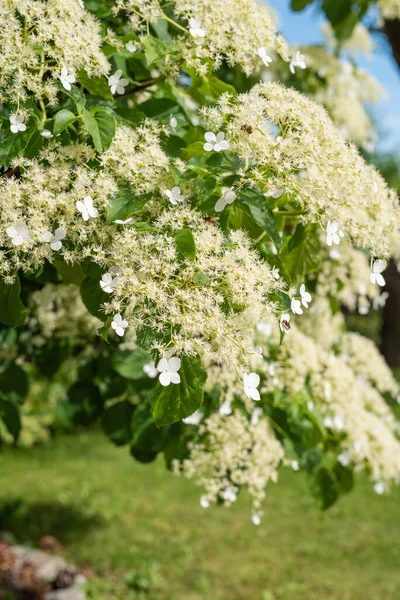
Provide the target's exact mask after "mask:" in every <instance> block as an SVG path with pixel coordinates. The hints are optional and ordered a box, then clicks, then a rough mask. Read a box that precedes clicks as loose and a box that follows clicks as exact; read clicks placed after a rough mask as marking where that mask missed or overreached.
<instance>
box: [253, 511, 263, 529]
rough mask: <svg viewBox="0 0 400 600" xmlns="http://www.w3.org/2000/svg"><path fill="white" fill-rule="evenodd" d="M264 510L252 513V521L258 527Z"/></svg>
mask: <svg viewBox="0 0 400 600" xmlns="http://www.w3.org/2000/svg"><path fill="white" fill-rule="evenodd" d="M263 514H264V512H263V511H262V510H259V511H258V512H256V513H253V514H252V515H251V521H252V523H253V525H255V526H256V527H258V526H259V525H260V523H261V517H262V516H263Z"/></svg>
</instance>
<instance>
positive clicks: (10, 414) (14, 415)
mask: <svg viewBox="0 0 400 600" xmlns="http://www.w3.org/2000/svg"><path fill="white" fill-rule="evenodd" d="M0 419H1V420H2V421H3V423H4V425H5V426H6V427H7V429H8V431H9V432H10V433H11V435H12V436H13V438H14V441H17V439H18V436H19V432H20V431H21V419H20V416H19V410H18V408H17V407H16V406H15V404H13V403H12V402H10V401H9V400H7V399H6V398H4V397H3V396H2V397H1V398H0Z"/></svg>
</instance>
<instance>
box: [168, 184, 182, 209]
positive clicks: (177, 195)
mask: <svg viewBox="0 0 400 600" xmlns="http://www.w3.org/2000/svg"><path fill="white" fill-rule="evenodd" d="M165 195H166V196H167V198H168V200H169V201H170V202H171V204H173V205H174V206H175V205H176V204H178V202H183V201H184V199H185V196H183V195H182V194H181V188H180V187H179V186H178V185H176V186H175V187H173V188H172V190H165Z"/></svg>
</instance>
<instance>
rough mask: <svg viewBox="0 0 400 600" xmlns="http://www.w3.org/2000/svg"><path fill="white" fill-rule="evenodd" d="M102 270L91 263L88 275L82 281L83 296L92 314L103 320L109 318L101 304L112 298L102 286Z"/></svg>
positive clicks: (83, 300) (84, 302)
mask: <svg viewBox="0 0 400 600" xmlns="http://www.w3.org/2000/svg"><path fill="white" fill-rule="evenodd" d="M101 276H102V272H101V269H100V267H98V266H97V265H95V264H90V266H89V268H88V275H87V276H86V277H85V279H84V280H83V281H82V283H81V288H80V290H81V298H82V302H83V304H84V305H85V306H86V308H87V309H88V311H89V312H90V314H91V315H94V316H95V317H97V318H98V319H100V320H101V321H105V320H106V319H107V315H105V314H104V312H103V311H102V310H101V305H102V304H104V303H105V302H108V301H109V300H110V296H109V294H107V293H106V292H103V290H102V289H101V287H100V280H101Z"/></svg>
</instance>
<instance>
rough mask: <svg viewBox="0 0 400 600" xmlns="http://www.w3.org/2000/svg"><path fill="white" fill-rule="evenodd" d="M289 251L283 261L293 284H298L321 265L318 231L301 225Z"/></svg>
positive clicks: (289, 245)
mask: <svg viewBox="0 0 400 600" xmlns="http://www.w3.org/2000/svg"><path fill="white" fill-rule="evenodd" d="M288 251H289V252H288V254H285V255H284V256H283V257H282V261H283V264H284V267H285V271H286V272H287V273H288V275H289V276H290V278H291V280H292V282H293V283H295V284H297V283H300V282H301V281H303V279H304V276H305V275H306V274H307V273H310V272H312V271H315V270H316V269H317V268H318V266H319V264H320V258H321V257H320V253H321V242H320V239H319V235H318V231H317V230H316V229H315V228H314V227H312V226H311V225H306V226H304V225H302V224H299V225H298V226H297V228H296V232H295V234H294V236H293V237H292V238H291V240H290V242H289V244H288Z"/></svg>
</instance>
